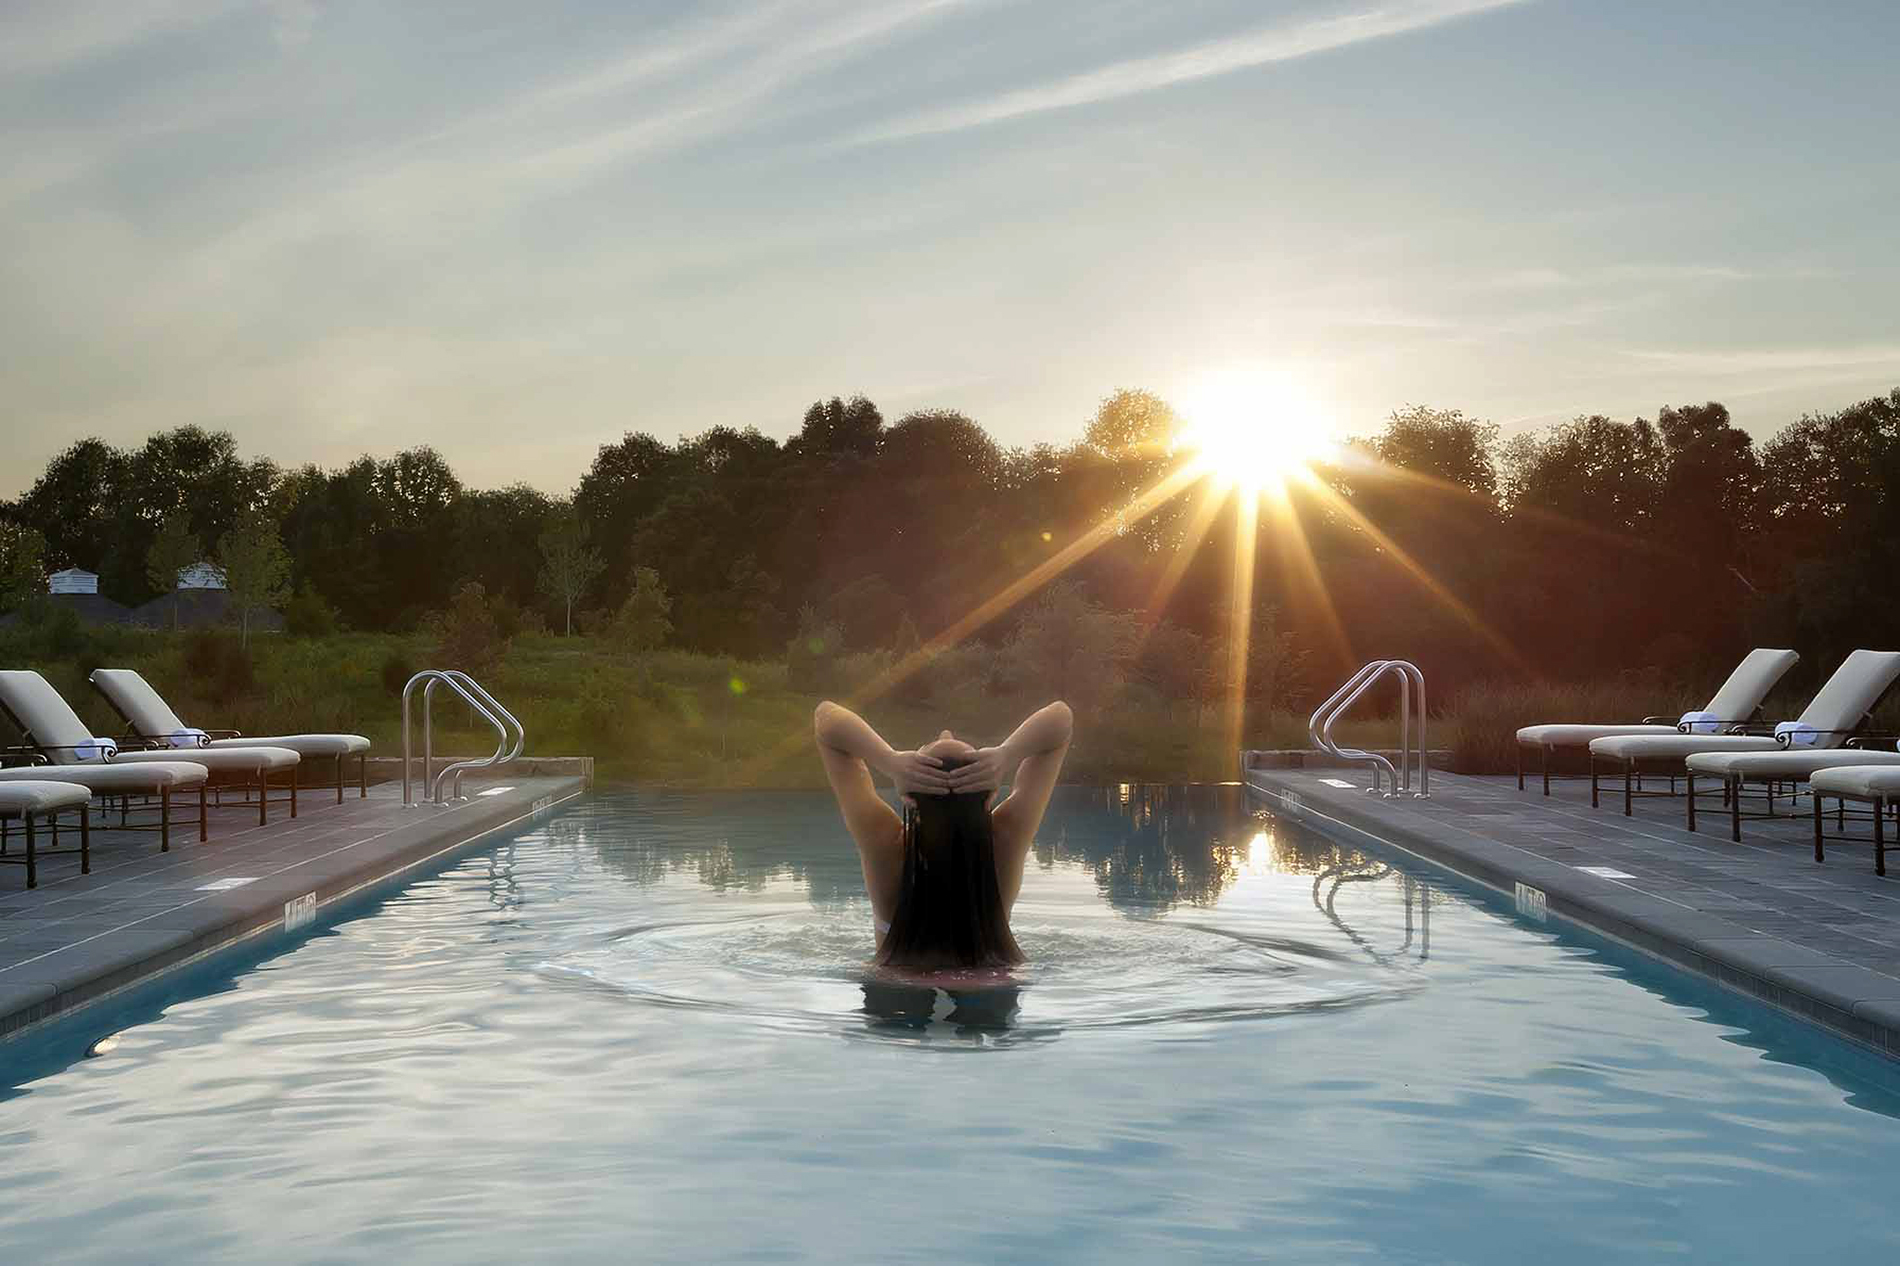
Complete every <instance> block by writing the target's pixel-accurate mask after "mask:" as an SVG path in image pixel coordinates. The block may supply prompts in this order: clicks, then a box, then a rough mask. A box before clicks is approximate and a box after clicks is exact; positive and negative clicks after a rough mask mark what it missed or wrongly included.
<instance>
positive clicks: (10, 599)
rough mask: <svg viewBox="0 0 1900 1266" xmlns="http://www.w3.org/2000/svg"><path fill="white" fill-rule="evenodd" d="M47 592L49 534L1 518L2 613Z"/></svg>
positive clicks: (0, 574) (15, 608)
mask: <svg viewBox="0 0 1900 1266" xmlns="http://www.w3.org/2000/svg"><path fill="white" fill-rule="evenodd" d="M44 592H46V538H45V537H44V536H41V535H40V534H39V532H38V531H36V530H35V529H33V528H30V527H24V526H22V525H20V524H18V523H10V522H8V521H7V520H5V519H0V613H4V612H7V611H13V610H17V609H18V608H19V607H20V606H22V605H24V604H25V603H26V602H28V601H30V600H31V599H32V598H34V597H35V596H37V595H39V594H42V593H44Z"/></svg>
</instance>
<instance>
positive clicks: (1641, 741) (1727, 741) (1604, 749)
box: [1590, 733, 1781, 760]
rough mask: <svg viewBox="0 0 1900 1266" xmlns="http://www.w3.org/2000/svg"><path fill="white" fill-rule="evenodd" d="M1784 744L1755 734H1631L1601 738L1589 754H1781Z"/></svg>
mask: <svg viewBox="0 0 1900 1266" xmlns="http://www.w3.org/2000/svg"><path fill="white" fill-rule="evenodd" d="M1780 750H1781V744H1779V743H1777V742H1775V740H1773V739H1772V738H1769V737H1768V736H1767V735H1760V736H1757V735H1753V734H1673V733H1672V734H1630V735H1624V736H1621V737H1618V738H1601V739H1597V740H1596V741H1595V742H1593V743H1591V744H1590V754H1591V755H1592V756H1601V757H1603V758H1605V759H1606V760H1668V759H1671V758H1681V757H1686V756H1694V755H1695V754H1696V753H1697V752H1778V751H1780Z"/></svg>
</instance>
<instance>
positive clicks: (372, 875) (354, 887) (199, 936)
mask: <svg viewBox="0 0 1900 1266" xmlns="http://www.w3.org/2000/svg"><path fill="white" fill-rule="evenodd" d="M587 787H588V784H587V782H586V780H585V779H583V778H580V777H563V778H548V779H538V780H536V781H535V782H534V783H533V784H532V785H528V786H522V787H518V788H509V789H508V790H507V791H505V792H503V793H502V794H501V795H497V796H493V797H491V798H488V799H485V800H481V801H474V802H471V803H470V804H469V805H468V806H467V810H468V812H467V814H466V815H464V814H462V813H459V812H458V813H456V814H454V815H448V814H444V815H440V816H437V817H434V818H432V819H428V820H421V821H417V822H414V823H410V824H408V825H406V826H404V827H402V828H400V829H399V830H397V831H394V832H390V833H388V834H387V835H384V836H382V837H380V838H379V839H378V840H376V841H364V842H363V843H364V844H370V843H375V844H376V845H378V847H374V848H366V849H365V851H364V852H362V853H360V854H358V855H357V856H355V857H353V858H350V859H349V862H350V863H353V864H346V865H341V866H336V867H333V868H326V869H328V870H329V871H330V873H325V870H317V871H315V872H313V873H312V874H311V875H310V876H308V877H307V878H306V879H304V880H303V881H301V882H296V881H291V882H288V883H286V882H285V881H284V880H282V878H281V877H278V876H273V877H272V880H271V881H264V882H259V883H257V884H255V885H254V886H251V887H250V888H247V889H240V890H239V891H240V892H242V893H243V894H244V897H245V898H246V900H245V901H243V902H242V903H241V908H237V909H233V910H232V911H231V912H230V914H229V917H226V918H223V919H221V920H219V921H216V922H214V923H212V924H211V925H210V926H207V927H205V928H202V929H185V930H181V931H179V932H178V933H177V935H176V936H175V937H174V938H172V939H170V940H169V941H168V942H167V943H165V944H163V945H160V946H158V947H156V948H154V949H152V950H151V952H149V953H146V952H136V951H134V952H128V953H126V954H124V955H122V956H120V957H118V958H116V959H113V960H111V961H107V962H103V963H99V964H97V965H96V967H95V968H94V969H90V970H84V971H82V972H79V973H74V974H70V975H69V976H68V978H67V979H64V980H62V981H60V983H59V984H58V985H57V986H56V987H54V988H52V989H50V990H46V989H42V990H40V991H38V996H37V997H34V998H33V999H32V1000H31V1001H27V1002H25V1003H23V1004H21V1005H15V1006H8V1005H7V1004H6V1002H5V1001H0V1008H4V1010H0V1050H4V1049H5V1047H6V1046H7V1045H8V1044H9V1043H11V1042H12V1041H14V1040H15V1039H16V1038H22V1037H26V1036H29V1035H30V1034H31V1033H33V1032H34V1031H35V1030H37V1029H39V1028H41V1027H43V1026H45V1025H47V1024H50V1023H52V1022H55V1021H58V1020H62V1019H66V1018H69V1017H71V1016H72V1015H74V1014H75V1013H77V1012H79V1011H82V1010H85V1009H87V1008H90V1007H93V1006H96V1005H99V1004H101V1003H104V1002H108V1001H110V1000H111V999H113V998H115V997H118V996H120V995H122V994H124V993H126V992H128V991H130V990H132V989H135V988H138V987H140V986H143V985H146V984H149V983H150V982H151V981H153V980H154V979H156V978H157V977H160V976H164V975H167V974H170V973H172V972H175V971H179V970H182V969H184V968H187V967H190V966H192V965H193V964H195V963H198V962H201V961H202V960H204V959H206V958H209V957H211V956H213V955H216V954H221V953H224V952H226V951H229V950H231V949H233V948H235V947H237V946H240V945H244V944H247V943H250V942H254V941H257V940H258V939H260V938H262V937H266V936H270V935H272V934H273V933H276V934H282V935H285V936H298V935H301V934H302V932H303V930H304V929H305V928H310V929H311V930H315V928H316V927H318V926H320V925H321V915H322V912H323V911H324V910H326V909H333V908H334V907H336V906H337V905H339V904H341V903H343V902H346V901H348V900H350V899H351V898H352V897H354V896H356V895H357V894H359V893H361V892H363V891H364V890H365V889H369V888H375V887H378V886H381V885H385V884H390V883H393V882H397V881H399V880H400V879H401V877H402V876H403V875H405V874H407V873H409V872H411V871H416V870H419V869H421V868H423V867H426V866H428V865H430V864H431V863H433V862H436V861H439V860H440V859H442V858H443V857H445V856H447V855H449V854H453V853H457V852H460V851H462V850H465V849H470V848H474V847H476V846H478V845H479V844H481V843H482V842H483V841H484V840H486V839H488V838H489V837H491V836H493V835H496V834H498V833H500V832H502V831H505V830H507V829H509V828H511V827H514V826H518V825H519V824H521V823H523V822H526V821H529V820H531V819H533V818H535V817H537V816H540V815H542V814H545V813H548V812H550V811H551V810H553V809H554V808H555V807H557V806H559V805H562V804H565V803H567V802H568V801H571V800H573V799H574V798H575V797H577V796H580V795H582V794H584V793H585V792H586V791H587ZM431 828H435V829H431ZM288 888H302V889H304V891H303V892H299V893H294V894H292V896H291V900H290V901H286V900H285V899H284V895H285V891H287V890H288ZM292 902H298V903H300V904H297V905H296V907H295V909H294V910H293V908H292ZM234 904H235V903H234Z"/></svg>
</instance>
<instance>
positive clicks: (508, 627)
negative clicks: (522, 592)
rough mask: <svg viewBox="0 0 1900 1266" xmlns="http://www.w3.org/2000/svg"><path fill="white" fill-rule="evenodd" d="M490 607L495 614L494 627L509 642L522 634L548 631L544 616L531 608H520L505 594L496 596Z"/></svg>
mask: <svg viewBox="0 0 1900 1266" xmlns="http://www.w3.org/2000/svg"><path fill="white" fill-rule="evenodd" d="M490 606H491V609H492V610H493V611H494V613H495V627H496V628H498V629H499V630H501V635H502V637H503V638H505V639H507V640H508V641H510V642H512V641H514V639H515V638H517V637H520V636H522V635H523V634H530V635H538V634H543V633H546V632H547V631H548V622H547V618H546V617H545V616H543V615H542V614H541V613H540V612H539V611H537V610H535V609H534V608H533V607H524V606H522V605H521V604H520V603H519V602H516V601H515V600H514V599H513V598H511V597H509V596H508V595H507V594H505V593H498V594H496V595H495V597H494V600H493V602H492V603H491V604H490Z"/></svg>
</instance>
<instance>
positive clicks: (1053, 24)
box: [0, 0, 1900, 496]
mask: <svg viewBox="0 0 1900 1266" xmlns="http://www.w3.org/2000/svg"><path fill="white" fill-rule="evenodd" d="M1897 45H1900V5H1895V4H1892V3H1890V2H1889V0H1864V2H1849V0H1814V2H1813V3H1804V4H1800V5H1791V4H1786V3H1781V2H1779V0H1666V2H1664V3H1657V2H1656V0H1290V2H1287V3H1269V2H1266V0H1255V2H1251V3H1247V2H1224V3H1223V2H1197V0H1169V3H1166V4H1155V3H1153V2H1152V0H1081V2H1076V3H1070V2H1069V0H879V2H878V3H866V4H853V3H842V2H839V0H769V2H751V3H628V2H626V0H597V2H592V3H587V2H579V0H574V2H567V3H557V2H553V0H545V2H541V3H536V4H532V5H529V4H521V3H518V2H517V0H459V2H457V3H440V4H436V3H425V2H422V0H416V2H405V3H401V4H391V3H387V2H386V0H384V2H380V3H353V2H349V0H335V2H325V0H273V2H268V3H260V2H255V0H253V2H248V3H247V2H245V0H105V2H103V3H94V2H92V0H84V2H81V0H53V2H50V3H41V2H40V0H25V2H23V0H7V3H6V4H5V5H4V6H0V379H3V381H4V386H5V393H4V407H0V496H12V495H15V494H17V493H18V492H19V491H21V490H22V489H23V488H24V487H25V486H26V485H27V484H29V483H30V482H31V481H32V479H33V478H34V477H35V476H36V475H37V474H38V472H39V470H40V469H41V468H42V467H43V465H44V463H45V461H46V459H47V458H48V457H50V456H51V455H52V454H53V453H55V452H57V451H58V450H59V449H61V448H63V447H65V446H66V445H67V444H69V443H71V442H72V441H74V440H76V439H79V438H81V437H84V436H87V435H98V436H100V437H103V438H105V439H107V440H109V441H111V442H113V443H117V444H122V445H134V444H137V443H138V442H140V441H141V440H142V439H143V438H144V437H145V436H146V435H148V434H150V433H152V432H153V431H156V430H160V429H164V428H167V427H173V426H180V425H185V424H199V425H203V426H207V427H213V428H223V429H228V430H230V431H232V432H234V433H235V434H236V436H237V438H238V441H239V445H240V447H241V448H242V449H243V450H244V451H245V452H246V453H261V454H265V455H268V456H270V457H272V458H274V459H276V460H277V461H279V462H281V463H284V464H286V465H291V464H301V463H303V462H317V463H319V464H322V465H325V466H335V465H340V464H342V463H344V462H346V461H348V460H350V459H351V458H353V457H355V456H357V455H359V454H361V453H365V452H368V453H373V454H377V455H387V454H389V453H393V452H395V451H397V450H399V449H402V448H406V447H411V446H414V445H419V444H431V445H434V446H435V447H437V448H438V449H440V450H441V451H442V452H443V453H444V454H445V455H446V456H447V457H448V459H449V460H450V462H451V463H452V465H453V466H454V467H455V469H456V470H457V472H458V473H459V474H460V475H461V476H462V477H463V479H464V480H465V482H468V483H470V484H472V485H475V486H498V485H501V484H505V483H511V482H515V481H525V482H528V483H531V484H533V485H535V486H538V487H541V488H543V489H546V490H548V491H552V492H559V491H562V490H565V489H567V488H570V487H571V486H572V485H573V483H574V482H575V481H576V480H577V479H578V478H579V476H580V475H581V474H582V473H583V472H584V471H585V469H586V467H587V464H588V463H589V462H590V461H591V460H592V457H593V455H594V453H595V451H596V450H597V449H598V448H599V446H600V445H602V444H605V443H611V442H613V441H615V440H617V439H618V438H619V437H620V436H621V435H622V434H623V433H625V432H627V431H630V430H634V431H649V432H652V433H653V434H656V435H658V436H660V437H662V438H664V439H667V440H672V439H675V438H677V437H679V436H680V435H682V434H693V433H697V432H700V431H703V430H705V429H707V428H708V427H711V426H715V425H730V426H740V427H743V426H757V427H758V428H759V429H760V430H762V431H764V432H766V433H767V434H770V435H775V436H781V437H782V436H785V435H788V434H791V433H792V432H793V431H795V430H796V428H797V426H798V423H799V419H800V417H801V415H802V414H803V412H804V409H805V407H806V405H807V404H808V403H810V402H811V401H813V400H815V399H819V398H824V397H830V396H832V395H850V394H852V393H855V392H862V393H864V394H865V395H868V396H870V397H871V398H872V399H873V400H875V401H877V403H878V404H879V406H880V407H881V408H882V409H883V410H884V412H885V414H886V416H887V417H890V418H895V417H897V416H898V415H900V414H902V413H904V412H906V411H908V410H911V409H918V408H933V407H945V408H955V409H959V410H961V411H963V412H965V413H967V414H969V415H970V416H972V417H974V418H976V419H977V420H978V421H979V422H981V423H982V424H983V425H984V426H985V427H987V428H988V429H989V430H990V431H991V433H992V434H994V435H995V436H996V437H997V438H998V440H999V441H1001V442H1003V443H1005V444H1010V445H1027V444H1033V443H1037V442H1042V441H1049V442H1053V443H1057V444H1064V443H1068V442H1070V441H1072V440H1074V439H1075V438H1077V437H1078V436H1079V435H1080V433H1081V430H1082V428H1083V426H1084V425H1085V424H1086V422H1087V420H1088V418H1089V417H1090V416H1091V415H1092V414H1093V412H1094V409H1095V407H1096V404H1097V402H1098V401H1099V400H1100V399H1101V398H1102V397H1103V396H1105V395H1107V394H1109V393H1110V392H1111V391H1113V390H1115V389H1117V388H1119V387H1145V388H1148V389H1151V390H1154V391H1157V392H1159V393H1160V394H1162V395H1163V396H1164V397H1169V398H1186V397H1192V396H1193V394H1194V393H1195V392H1196V391H1197V390H1198V389H1200V388H1201V387H1202V386H1204V384H1205V383H1206V381H1207V380H1208V379H1209V377H1210V376H1217V377H1218V376H1220V375H1223V374H1228V373H1233V372H1256V373H1257V372H1268V373H1271V374H1272V375H1275V376H1278V377H1280V378H1282V379H1284V380H1286V381H1290V382H1293V383H1295V384H1297V388H1298V391H1299V393H1300V395H1301V396H1303V397H1304V399H1305V400H1306V401H1307V402H1308V403H1309V404H1310V406H1311V408H1312V410H1313V412H1314V415H1315V416H1316V417H1317V418H1318V419H1319V420H1320V421H1319V423H1318V424H1319V425H1322V426H1324V427H1326V428H1329V429H1331V430H1334V431H1336V432H1338V433H1340V434H1367V433H1370V432H1372V431H1375V430H1376V429H1377V428H1378V426H1379V424H1380V422H1381V420H1382V419H1383V418H1384V416H1385V415H1387V414H1388V413H1390V412H1391V411H1392V410H1394V409H1397V408H1400V407H1403V406H1405V405H1408V404H1413V403H1420V404H1428V405H1432V406H1434V407H1441V408H1459V409H1463V410H1464V411H1465V412H1467V413H1469V414H1473V415H1476V416H1479V417H1483V418H1487V419H1490V420H1492V421H1495V422H1497V423H1499V424H1500V425H1501V426H1502V427H1503V429H1504V432H1505V433H1506V434H1507V435H1508V434H1511V433H1514V432H1517V431H1519V430H1523V429H1525V428H1536V427H1541V426H1546V425H1549V424H1550V423H1552V422H1556V421H1560V420H1563V419H1566V418H1569V417H1573V416H1576V415H1578V414H1582V413H1605V414H1609V415H1610V416H1613V417H1621V418H1630V417H1635V416H1639V415H1640V416H1649V417H1653V416H1654V415H1655V411H1656V409H1657V408H1658V407H1659V406H1661V405H1665V404H1678V403H1689V402H1699V401H1702V400H1708V399H1717V400H1721V401H1723V402H1725V403H1726V404H1728V405H1729V407H1730V409H1731V410H1732V411H1733V412H1734V414H1735V416H1736V418H1737V419H1738V420H1739V421H1740V422H1742V423H1743V424H1744V425H1746V426H1748V427H1749V428H1750V429H1751V430H1752V431H1754V432H1755V433H1757V434H1758V435H1767V434H1770V433H1772V432H1773V431H1774V430H1775V429H1776V428H1778V427H1779V426H1781V425H1784V424H1786V423H1787V422H1789V421H1792V420H1793V419H1795V418H1797V417H1799V416H1800V415H1801V414H1803V413H1805V412H1809V411H1820V410H1826V409H1832V408H1838V407H1840V406H1842V405H1844V404H1847V403H1850V402H1852V401H1854V400H1857V399H1862V398H1865V397H1866V396H1869V395H1873V394H1876V393H1884V392H1885V391H1887V390H1890V389H1892V388H1893V387H1895V386H1900V303H1896V302H1895V301H1894V299H1893V295H1894V293H1895V282H1896V281H1900V234H1896V233H1895V232H1894V231H1893V219H1894V215H1895V208H1896V207H1897V206H1900V163H1896V162H1895V161H1894V159H1893V142H1892V135H1891V127H1892V118H1893V101H1894V97H1893V93H1892V78H1891V59H1890V53H1891V50H1892V49H1893V48H1894V47H1895V46H1897Z"/></svg>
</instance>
